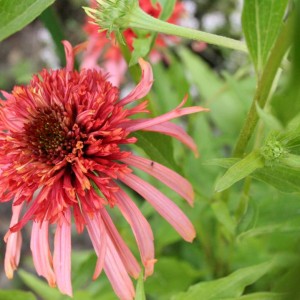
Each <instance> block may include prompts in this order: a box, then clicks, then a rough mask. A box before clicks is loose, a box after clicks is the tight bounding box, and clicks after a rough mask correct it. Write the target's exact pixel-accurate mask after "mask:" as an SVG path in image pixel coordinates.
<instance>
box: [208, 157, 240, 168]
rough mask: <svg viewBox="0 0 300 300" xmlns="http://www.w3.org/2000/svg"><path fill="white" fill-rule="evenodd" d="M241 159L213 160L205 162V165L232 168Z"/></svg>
mask: <svg viewBox="0 0 300 300" xmlns="http://www.w3.org/2000/svg"><path fill="white" fill-rule="evenodd" d="M239 160H240V159H239V158H234V157H231V158H212V159H209V160H207V161H205V162H203V164H204V165H211V166H219V167H222V168H227V169H228V168H230V167H231V166H232V165H234V164H235V163H237V162H238V161H239Z"/></svg>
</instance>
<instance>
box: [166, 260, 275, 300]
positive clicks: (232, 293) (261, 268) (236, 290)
mask: <svg viewBox="0 0 300 300" xmlns="http://www.w3.org/2000/svg"><path fill="white" fill-rule="evenodd" d="M270 268H271V263H263V264H260V265H256V266H251V267H248V268H243V269H239V270H238V271H235V272H234V273H232V274H230V275H228V276H227V277H224V278H221V279H217V280H212V281H207V282H200V283H198V284H195V285H193V286H191V287H190V288H189V289H188V291H187V292H185V293H181V294H178V295H176V296H174V297H173V298H172V300H196V299H206V300H218V299H226V298H230V297H239V296H241V295H242V294H243V292H244V289H245V288H246V287H247V286H248V285H251V284H253V283H254V282H256V281H257V280H258V279H260V278H261V277H262V276H263V275H265V274H266V273H267V272H268V271H269V270H270Z"/></svg>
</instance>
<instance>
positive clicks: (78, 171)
mask: <svg viewBox="0 0 300 300" xmlns="http://www.w3.org/2000/svg"><path fill="white" fill-rule="evenodd" d="M63 44H64V47H65V51H66V58H67V65H66V68H64V69H60V70H50V71H48V70H43V71H41V72H40V73H39V74H37V75H35V76H33V79H32V80H31V82H30V84H29V85H27V86H16V87H15V88H14V89H13V91H12V93H11V94H10V93H7V92H4V91H2V94H3V95H4V97H5V98H6V100H5V101H1V107H0V127H1V133H0V146H1V147H0V193H1V198H0V199H1V202H6V201H10V200H12V202H13V205H12V212H13V213H12V219H11V224H10V229H9V231H8V232H7V234H6V236H5V241H6V243H7V248H6V254H5V264H4V267H5V272H6V274H7V276H8V277H9V278H12V277H13V272H14V270H15V269H16V268H17V265H18V263H19V258H20V251H21V243H22V238H21V229H22V228H23V227H24V226H25V225H26V224H27V223H29V222H30V223H32V234H31V243H30V247H31V251H32V256H33V262H34V266H35V268H36V271H37V273H38V274H39V275H40V276H43V277H45V278H46V279H47V281H48V283H49V285H50V286H55V285H57V286H58V288H59V290H60V291H61V292H62V293H64V294H67V295H70V296H71V295H72V285H71V225H72V223H73V220H74V223H75V225H76V228H77V231H78V232H79V233H81V232H82V231H83V230H84V228H86V229H87V231H88V234H89V236H90V238H91V241H92V244H93V247H94V249H95V252H96V255H97V258H98V259H97V264H96V267H95V273H94V278H97V277H98V276H99V274H100V273H101V271H102V269H104V271H105V273H106V275H107V277H108V279H109V280H110V282H111V284H112V287H113V289H114V291H115V293H116V294H117V295H118V297H119V298H120V299H132V298H133V297H134V293H135V292H134V287H133V284H132V281H131V279H130V276H132V277H133V278H137V277H138V276H139V273H140V271H141V268H140V265H139V263H138V262H137V260H136V258H135V257H134V256H133V254H132V253H131V251H130V250H129V248H128V246H127V245H126V243H125V242H124V240H123V239H122V237H121V236H120V234H119V233H118V230H117V229H116V227H115V225H114V223H113V221H112V219H111V217H110V215H109V211H110V210H111V209H116V208H117V209H119V210H120V212H121V213H122V215H123V216H124V218H125V219H126V221H127V222H128V223H129V224H130V226H131V228H132V231H133V233H134V236H135V239H136V242H137V245H138V248H139V251H140V256H141V261H142V264H143V265H144V268H145V276H149V275H151V274H152V272H153V266H154V263H155V258H154V246H153V235H152V231H151V228H150V226H149V224H148V222H147V220H146V219H145V217H144V216H143V215H142V214H141V212H140V211H139V209H138V208H137V206H136V204H135V203H134V202H133V201H132V200H131V199H130V197H129V196H128V195H127V194H126V192H125V191H124V190H123V189H122V188H121V187H120V186H119V183H123V184H125V185H127V186H128V187H129V188H131V189H132V190H134V191H136V192H137V193H138V194H140V195H141V196H142V197H143V198H144V199H146V200H147V201H148V202H149V203H150V204H151V205H152V206H153V207H154V208H155V209H156V210H157V211H158V213H160V214H161V215H162V216H163V217H164V218H165V219H166V220H167V221H168V222H169V223H170V224H171V225H172V226H173V227H174V228H175V230H176V231H177V232H178V233H179V234H180V235H181V236H182V237H183V239H185V240H186V241H188V242H191V241H192V240H193V239H194V237H195V230H194V227H193V225H192V224H191V222H190V221H189V220H188V218H187V217H186V216H185V215H184V213H183V212H182V211H181V210H180V209H179V208H178V207H177V206H176V205H175V204H174V203H173V202H172V201H171V200H170V199H168V198H167V197H166V196H165V195H163V194H162V193H161V192H160V191H159V190H157V189H156V188H155V187H153V186H152V185H150V184H149V183H147V182H146V181H144V180H142V179H141V178H139V177H138V176H137V175H135V174H134V173H133V170H132V169H131V167H135V168H138V169H140V170H142V171H144V172H146V173H148V174H150V175H152V176H153V177H156V178H157V179H158V180H160V181H161V182H163V183H164V184H166V185H167V186H169V187H170V188H171V189H173V190H174V191H176V192H177V193H178V194H179V195H181V196H182V197H183V198H184V199H186V200H187V202H188V203H189V204H192V203H193V189H192V187H191V185H190V183H189V182H188V181H187V180H186V179H184V178H183V177H181V176H180V175H179V174H177V173H175V172H174V171H172V170H170V169H168V168H166V167H164V166H163V165H160V164H159V163H156V162H153V161H151V160H149V159H146V158H142V157H139V156H136V155H135V154H133V153H132V152H131V151H128V150H127V148H124V145H128V144H133V143H135V142H136V138H135V137H134V132H135V131H138V130H147V131H155V132H161V133H163V134H166V135H170V136H174V137H176V138H177V139H179V140H180V141H181V142H183V143H184V144H186V145H187V146H189V147H190V148H191V149H192V150H194V151H196V146H195V144H194V142H193V140H192V139H191V138H190V137H189V136H188V135H187V134H186V133H185V132H184V130H182V129H181V128H180V127H179V126H178V125H175V124H173V123H171V122H169V121H170V120H171V119H173V118H176V117H180V116H183V115H187V114H191V113H196V112H201V111H204V110H205V109H204V108H202V107H197V106H196V107H188V108H182V105H183V104H184V101H183V103H181V104H180V105H179V106H178V107H177V108H175V109H174V110H172V111H170V112H168V113H166V114H164V115H161V116H158V117H154V118H147V119H138V118H135V119H131V117H132V116H133V115H136V114H138V113H141V112H147V110H146V107H147V101H144V102H141V103H139V104H136V105H134V103H135V101H137V100H138V99H141V98H142V97H144V96H145V95H146V94H147V93H148V92H149V90H150V88H151V85H152V82H153V77H152V71H151V67H150V65H149V64H148V63H147V62H146V61H144V60H142V59H140V60H139V64H140V66H141V69H142V79H141V82H140V83H139V84H138V85H137V86H136V87H135V88H134V89H133V90H132V91H131V92H130V93H129V95H127V96H126V97H125V98H123V99H121V100H119V90H118V89H117V88H116V87H114V86H112V84H111V83H110V82H109V81H107V76H106V75H103V74H102V73H100V72H98V71H96V70H88V69H85V70H81V71H80V72H78V71H76V70H74V69H73V63H74V52H75V50H74V49H73V48H72V46H71V45H70V44H69V42H67V41H64V42H63ZM128 104H131V105H130V107H127V105H128ZM72 216H73V217H72ZM51 224H53V225H55V226H56V229H55V234H54V249H53V255H52V253H51V252H52V251H51V249H50V246H49V240H48V234H49V226H50V225H51Z"/></svg>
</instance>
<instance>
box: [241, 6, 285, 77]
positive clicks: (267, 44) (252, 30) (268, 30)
mask: <svg viewBox="0 0 300 300" xmlns="http://www.w3.org/2000/svg"><path fill="white" fill-rule="evenodd" d="M287 4H288V0H280V1H278V0H245V1H244V7H243V13H242V25H243V31H244V35H245V38H246V42H247V45H248V48H249V51H250V54H251V57H252V60H253V62H254V65H255V67H256V71H257V73H258V74H260V73H261V71H262V70H263V68H264V66H265V63H266V61H267V59H268V56H269V54H270V50H271V48H272V46H273V45H274V42H275V40H276V38H277V35H278V33H279V30H280V27H281V25H282V23H283V22H282V21H283V16H284V13H285V10H286V7H287Z"/></svg>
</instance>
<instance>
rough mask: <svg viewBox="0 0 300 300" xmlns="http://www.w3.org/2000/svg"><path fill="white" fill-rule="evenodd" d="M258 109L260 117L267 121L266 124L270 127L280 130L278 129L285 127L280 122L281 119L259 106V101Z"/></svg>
mask: <svg viewBox="0 0 300 300" xmlns="http://www.w3.org/2000/svg"><path fill="white" fill-rule="evenodd" d="M256 110H257V113H258V115H259V117H260V119H261V120H262V121H263V122H264V123H265V125H266V126H267V127H268V128H269V129H273V130H278V131H280V130H282V129H283V126H282V124H281V123H280V121H279V120H278V119H277V118H276V117H275V116H273V115H272V114H270V113H268V112H266V111H265V110H263V109H262V108H261V107H259V105H258V104H257V103H256Z"/></svg>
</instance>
